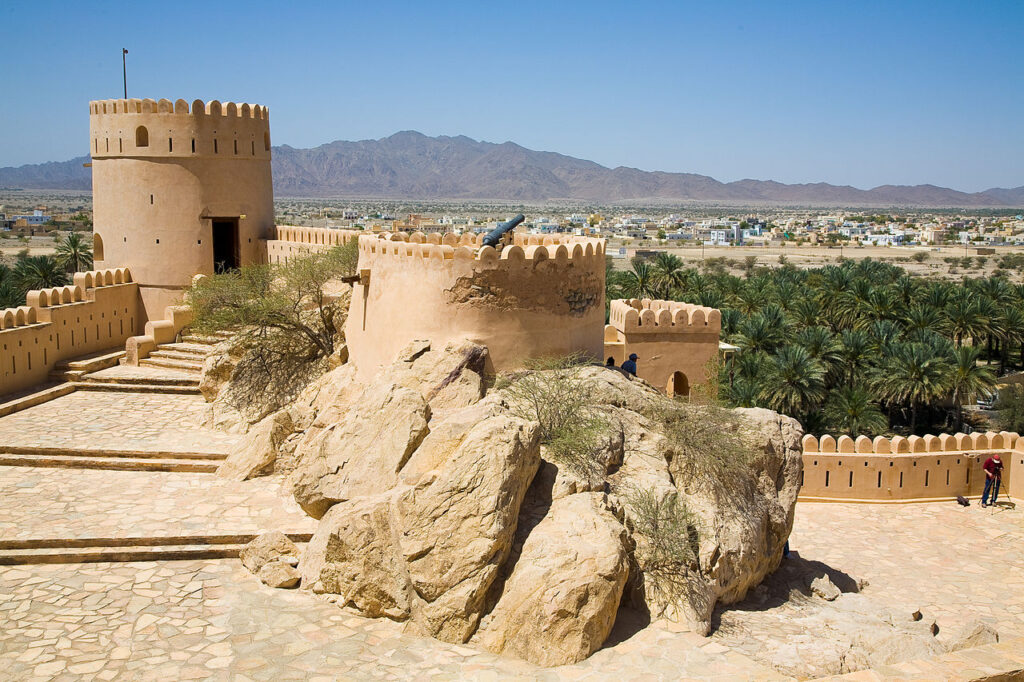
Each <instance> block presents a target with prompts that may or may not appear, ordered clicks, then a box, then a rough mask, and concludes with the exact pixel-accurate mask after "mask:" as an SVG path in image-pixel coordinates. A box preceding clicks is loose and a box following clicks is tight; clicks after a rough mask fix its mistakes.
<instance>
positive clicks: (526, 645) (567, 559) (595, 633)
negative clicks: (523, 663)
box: [476, 493, 629, 666]
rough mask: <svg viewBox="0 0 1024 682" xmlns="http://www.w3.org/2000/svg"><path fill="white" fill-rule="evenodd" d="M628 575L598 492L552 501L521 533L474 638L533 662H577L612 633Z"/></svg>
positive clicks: (623, 542)
mask: <svg viewBox="0 0 1024 682" xmlns="http://www.w3.org/2000/svg"><path fill="white" fill-rule="evenodd" d="M628 574H629V549H628V539H627V534H626V529H625V528H624V527H623V526H622V524H621V523H620V522H619V521H618V520H617V519H616V518H615V517H614V516H613V515H612V514H611V512H609V511H608V510H607V509H606V508H605V505H604V502H603V495H601V494H599V493H583V494H578V495H569V496H567V497H562V498H560V499H557V500H555V501H554V502H553V503H552V505H551V508H550V510H549V511H548V513H547V514H546V515H545V516H544V517H543V520H541V522H540V523H539V524H538V525H537V526H535V527H534V528H533V529H532V530H531V531H530V533H529V535H528V536H527V537H526V540H525V542H524V543H523V547H522V550H521V552H520V554H519V557H518V559H517V560H516V561H515V564H514V566H513V567H512V569H511V575H509V577H508V579H507V581H506V582H505V586H504V590H503V591H502V593H501V596H500V598H499V600H498V603H497V606H495V608H494V610H493V611H492V612H491V614H490V616H488V620H487V624H486V626H485V627H484V628H482V629H481V632H480V633H479V635H478V638H477V640H476V641H478V642H479V643H480V644H481V645H482V646H484V647H485V648H487V649H489V650H491V651H493V652H495V653H499V654H509V655H514V656H518V657H519V658H523V659H526V660H528V661H530V662H531V663H535V664H537V665H544V666H555V665H565V664H569V663H575V662H577V661H581V660H583V659H584V658H586V657H587V656H589V655H590V654H592V653H593V652H594V651H596V650H597V649H598V648H599V647H600V646H601V645H602V644H603V643H604V641H605V639H606V638H607V637H608V634H609V633H610V632H611V629H612V625H614V623H615V614H616V611H617V610H618V607H619V600H620V598H621V597H622V590H623V587H624V586H625V584H626V578H627V576H628Z"/></svg>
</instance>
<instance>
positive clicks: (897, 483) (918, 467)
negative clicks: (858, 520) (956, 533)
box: [800, 431, 1024, 502]
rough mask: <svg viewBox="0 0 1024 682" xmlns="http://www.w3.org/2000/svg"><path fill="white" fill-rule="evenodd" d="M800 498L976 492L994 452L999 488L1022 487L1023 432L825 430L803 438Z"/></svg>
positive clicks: (908, 497)
mask: <svg viewBox="0 0 1024 682" xmlns="http://www.w3.org/2000/svg"><path fill="white" fill-rule="evenodd" d="M802 444H803V460H804V469H803V480H802V486H801V489H800V499H801V500H804V501H836V502H910V501H923V500H945V499H952V498H955V497H957V496H960V495H962V496H964V497H968V496H978V495H981V492H982V488H983V487H984V483H985V474H984V472H983V470H982V468H981V467H982V464H984V462H985V460H986V459H988V458H989V457H990V456H991V455H992V453H994V452H999V453H1000V454H1001V457H1002V459H1003V462H1004V471H1003V488H1002V490H1003V494H1004V495H1005V494H1007V493H1008V492H1009V491H1013V490H1016V488H1018V487H1019V488H1021V489H1022V490H1024V438H1021V437H1020V436H1019V435H1018V434H1016V433H1013V432H1009V431H1002V432H999V433H996V432H993V431H990V432H988V433H971V434H966V433H957V434H948V433H943V434H939V435H932V434H929V435H926V436H910V437H909V438H904V437H903V436H895V437H893V438H885V437H882V436H879V437H876V438H874V439H871V438H868V437H867V436H858V437H857V438H851V437H850V436H846V435H841V436H839V437H838V438H836V437H834V436H831V435H828V434H825V435H822V436H821V437H815V436H812V435H806V436H804V438H803V442H802Z"/></svg>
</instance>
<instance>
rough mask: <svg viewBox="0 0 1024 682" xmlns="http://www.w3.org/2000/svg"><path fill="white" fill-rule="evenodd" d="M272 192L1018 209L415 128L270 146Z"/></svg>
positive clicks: (8, 173) (57, 181)
mask: <svg viewBox="0 0 1024 682" xmlns="http://www.w3.org/2000/svg"><path fill="white" fill-rule="evenodd" d="M88 161H89V157H87V156H83V157H78V158H75V159H71V160H70V161H64V162H50V163H42V164H30V165H26V166H20V167H16V168H15V167H7V168H0V187H8V188H13V187H17V188H24V189H77V190H89V189H90V187H91V175H90V171H89V169H88V168H84V167H83V166H82V164H84V163H87V162H88ZM272 164H273V172H274V191H275V193H276V194H277V195H279V196H296V197H324V198H328V197H329V198H352V199H356V198H359V199H372V198H381V199H404V200H444V199H453V200H481V201H483V200H495V201H512V202H523V203H533V202H544V201H569V202H585V203H593V204H610V203H616V202H622V203H633V204H642V203H658V204H665V203H671V202H716V203H736V204H796V205H811V206H824V205H843V206H865V207H867V206H877V207H889V206H920V207H957V208H960V207H962V208H975V207H1014V208H1016V207H1024V186H1022V187H1016V188H1012V189H1003V188H993V189H989V190H986V191H984V192H974V193H968V192H960V191H957V190H954V189H949V188H945V187H937V186H935V185H882V186H879V187H875V188H872V189H867V190H864V189H858V188H856V187H851V186H849V185H830V184H827V183H812V184H793V185H787V184H783V183H780V182H775V181H772V180H738V181H735V182H727V183H723V182H719V181H718V180H715V179H714V178H712V177H708V176H706V175H697V174H694V173H666V172H661V171H643V170H638V169H636V168H627V167H623V166H619V167H617V168H607V167H605V166H602V165H600V164H597V163H595V162H593V161H586V160H584V159H577V158H574V157H571V156H566V155H564V154H558V153H555V152H539V151H534V150H531V149H527V148H525V147H522V146H520V145H518V144H515V143H514V142H504V143H501V144H495V143H491V142H480V141H477V140H473V139H471V138H468V137H465V136H463V135H459V136H456V137H449V136H445V135H442V136H438V137H428V136H426V135H423V134H421V133H418V132H414V131H404V132H400V133H395V134H394V135H391V136H390V137H385V138H381V139H379V140H361V141H358V142H348V141H342V140H339V141H336V142H330V143H328V144H324V145H320V146H319V147H314V148H312V149H296V148H294V147H290V146H288V145H284V146H280V147H274V149H273V161H272Z"/></svg>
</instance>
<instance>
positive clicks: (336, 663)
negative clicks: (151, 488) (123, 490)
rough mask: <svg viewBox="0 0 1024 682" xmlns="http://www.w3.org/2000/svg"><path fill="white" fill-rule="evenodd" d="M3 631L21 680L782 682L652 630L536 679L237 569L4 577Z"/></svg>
mask: <svg viewBox="0 0 1024 682" xmlns="http://www.w3.org/2000/svg"><path fill="white" fill-rule="evenodd" d="M0 621H2V622H3V627H2V628H0V668H2V669H3V670H5V671H6V672H5V675H7V676H9V679H19V680H28V679H40V680H42V679H47V680H49V679H52V680H79V679H85V680H93V679H95V680H113V679H133V680H134V679H138V680H194V679H211V680H335V679H342V680H345V679H351V680H356V679H360V680H361V679H369V678H374V679H410V678H412V679H417V678H418V679H427V678H430V679H437V680H463V679H483V680H489V679H494V680H496V679H531V680H533V679H539V680H564V679H609V678H615V679H618V680H644V679H647V680H650V679H679V678H686V679H697V680H701V679H732V680H783V679H787V678H785V677H782V676H780V675H777V674H776V673H773V672H772V671H771V670H768V669H766V668H764V667H761V666H759V665H758V664H756V663H753V662H752V661H750V660H749V659H746V658H744V657H742V656H739V655H737V654H732V653H730V652H728V651H726V650H725V649H724V647H721V646H720V645H717V644H715V643H714V642H713V641H710V640H707V639H704V638H702V637H698V636H696V635H693V634H690V633H672V632H669V631H667V630H664V629H661V628H651V629H649V630H648V631H645V632H644V633H642V634H641V635H639V636H637V637H633V638H631V639H629V640H627V641H626V642H624V643H621V644H619V645H617V646H615V647H614V648H611V649H606V650H604V651H602V652H599V653H598V654H597V655H595V656H594V657H592V658H590V659H589V660H587V661H584V662H583V663H581V664H579V665H576V666H567V667H563V668H556V669H550V670H544V669H540V668H536V667H535V666H532V665H530V664H528V663H525V662H523V661H518V660H515V659H510V658H500V657H498V656H495V655H493V654H489V653H487V652H483V651H479V650H477V649H474V648H472V647H468V646H457V645H450V644H444V643H442V642H438V641H436V640H433V639H428V638H425V637H418V636H414V635H410V634H405V633H403V631H402V626H401V625H399V624H397V623H393V622H391V621H388V620H371V619H367V618H362V617H360V616H357V615H353V614H350V613H348V612H346V611H344V610H342V609H340V608H338V607H337V606H336V605H334V604H330V603H327V602H325V601H321V600H319V599H316V598H314V597H313V596H311V595H310V594H308V593H305V592H301V591H287V590H272V589H270V588H267V587H263V586H262V585H260V584H259V582H258V581H257V580H256V579H255V578H254V577H253V576H252V575H250V574H249V573H248V572H246V571H245V569H244V568H242V567H241V565H240V563H239V562H238V561H234V560H219V561H215V560H210V561H173V562H146V563H125V564H83V565H62V566H25V567H11V568H6V569H0Z"/></svg>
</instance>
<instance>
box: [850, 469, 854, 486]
mask: <svg viewBox="0 0 1024 682" xmlns="http://www.w3.org/2000/svg"><path fill="white" fill-rule="evenodd" d="M850 487H851V488H852V487H853V472H852V471H851V472H850Z"/></svg>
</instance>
